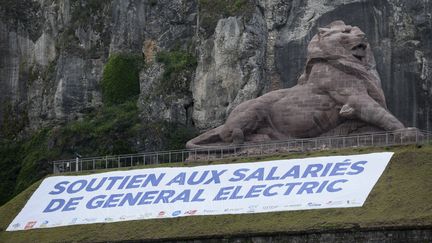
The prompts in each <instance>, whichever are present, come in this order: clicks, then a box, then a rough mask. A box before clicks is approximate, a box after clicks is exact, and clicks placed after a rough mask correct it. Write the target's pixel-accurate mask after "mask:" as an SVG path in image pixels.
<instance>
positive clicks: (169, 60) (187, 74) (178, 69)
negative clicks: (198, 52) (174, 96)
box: [156, 50, 197, 94]
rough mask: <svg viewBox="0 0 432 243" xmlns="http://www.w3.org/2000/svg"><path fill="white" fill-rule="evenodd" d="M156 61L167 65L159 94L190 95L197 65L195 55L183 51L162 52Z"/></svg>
mask: <svg viewBox="0 0 432 243" xmlns="http://www.w3.org/2000/svg"><path fill="white" fill-rule="evenodd" d="M156 61H158V62H160V63H163V64H164V65H165V71H164V73H163V75H162V79H161V81H160V86H159V93H165V94H169V93H186V94H187V93H189V86H190V82H191V79H192V74H193V72H194V71H195V68H196V65H197V60H196V57H195V56H194V55H192V54H190V53H188V52H186V51H183V50H174V51H170V52H168V51H162V52H159V53H158V54H157V55H156Z"/></svg>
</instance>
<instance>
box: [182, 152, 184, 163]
mask: <svg viewBox="0 0 432 243" xmlns="http://www.w3.org/2000/svg"><path fill="white" fill-rule="evenodd" d="M182 162H184V150H182Z"/></svg>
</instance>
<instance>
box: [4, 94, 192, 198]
mask: <svg viewBox="0 0 432 243" xmlns="http://www.w3.org/2000/svg"><path fill="white" fill-rule="evenodd" d="M194 136H196V133H195V131H194V130H191V129H190V128H188V127H185V126H182V125H178V124H173V123H169V122H163V121H161V122H143V121H141V119H140V118H139V110H138V108H137V106H136V101H135V100H134V99H130V100H128V101H126V102H124V103H122V104H118V105H111V106H103V107H101V108H100V109H99V110H97V111H94V112H91V113H89V114H87V115H86V116H85V117H84V118H82V119H81V120H77V121H72V122H69V123H67V124H65V125H62V126H56V127H53V128H46V129H42V130H40V131H38V132H36V133H35V134H33V135H32V136H31V137H28V138H22V139H16V138H15V139H4V140H0V154H1V155H2V156H1V157H0V178H2V180H1V181H0V205H1V204H4V203H5V202H7V201H8V200H9V199H11V198H12V197H13V196H14V195H17V194H18V193H19V192H21V191H23V190H24V189H25V188H27V187H28V186H30V185H31V184H32V183H34V182H35V181H37V180H39V179H40V178H42V177H43V176H45V175H46V174H49V173H51V172H52V167H51V164H50V162H51V161H53V160H58V159H70V158H73V157H74V154H75V153H76V152H77V153H79V154H81V155H83V156H97V155H99V156H103V155H113V154H127V153H136V152H142V151H149V150H150V151H152V150H173V149H183V148H184V145H185V143H186V141H188V140H189V139H191V138H192V137H194ZM146 141H151V142H150V143H148V142H147V143H146Z"/></svg>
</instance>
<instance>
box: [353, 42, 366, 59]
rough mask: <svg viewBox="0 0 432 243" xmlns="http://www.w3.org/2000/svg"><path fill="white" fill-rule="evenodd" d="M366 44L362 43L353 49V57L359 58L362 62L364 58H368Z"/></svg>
mask: <svg viewBox="0 0 432 243" xmlns="http://www.w3.org/2000/svg"><path fill="white" fill-rule="evenodd" d="M366 47H367V46H366V44H364V43H360V44H358V45H356V46H354V47H353V48H351V50H352V53H353V54H352V55H353V56H354V57H355V58H357V59H358V60H360V61H362V60H363V58H364V57H365V56H366Z"/></svg>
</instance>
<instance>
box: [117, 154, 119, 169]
mask: <svg viewBox="0 0 432 243" xmlns="http://www.w3.org/2000/svg"><path fill="white" fill-rule="evenodd" d="M117 164H118V167H119V168H120V156H117Z"/></svg>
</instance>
